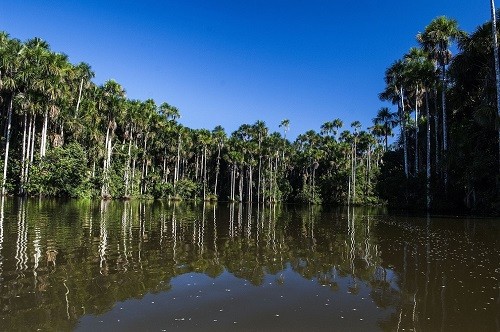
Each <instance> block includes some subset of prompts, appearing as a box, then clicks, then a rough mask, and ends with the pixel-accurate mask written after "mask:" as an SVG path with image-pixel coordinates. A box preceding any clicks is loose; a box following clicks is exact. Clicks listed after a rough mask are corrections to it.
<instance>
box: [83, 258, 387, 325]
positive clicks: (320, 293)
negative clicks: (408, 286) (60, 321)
mask: <svg viewBox="0 0 500 332" xmlns="http://www.w3.org/2000/svg"><path fill="white" fill-rule="evenodd" d="M351 279H352V278H351V277H350V276H349V277H339V278H338V279H337V283H338V288H332V287H329V285H321V284H319V283H318V281H317V280H316V279H311V280H308V279H304V278H303V277H302V276H300V275H298V274H297V273H296V272H294V271H293V270H292V269H291V268H290V267H287V268H286V269H285V270H283V271H282V272H280V273H279V274H277V275H266V277H265V279H264V282H263V283H262V285H260V286H255V285H252V284H251V283H250V282H248V281H246V280H244V279H239V278H235V277H234V276H233V275H232V274H231V273H229V272H227V271H225V272H224V273H223V274H221V275H220V276H218V277H217V278H210V277H208V276H206V275H204V274H198V273H188V274H184V275H181V276H178V277H176V278H174V279H172V281H171V285H172V289H171V290H170V291H169V292H162V293H159V294H148V295H146V296H145V297H144V298H142V299H140V300H127V301H125V302H120V303H117V304H116V306H115V307H114V308H113V310H111V311H110V312H108V313H105V314H104V315H101V316H97V317H84V318H82V319H81V321H80V324H79V326H78V330H81V331H89V330H97V329H104V330H111V329H116V328H119V329H120V330H130V331H137V330H139V329H141V328H142V329H151V330H153V329H155V330H158V329H165V330H167V331H169V330H171V329H172V328H180V329H188V330H192V329H200V330H201V329H203V330H218V329H224V330H228V329H238V328H251V329H252V330H266V329H271V330H283V329H284V330H307V329H312V330H331V327H332V326H335V327H336V328H339V329H341V330H350V331H355V330H358V331H363V330H364V331H366V330H370V329H371V328H372V327H373V326H376V325H377V319H379V318H380V317H383V316H385V315H387V312H392V311H393V310H391V309H382V308H380V307H377V305H376V304H375V303H374V301H373V300H372V299H371V298H370V289H369V287H367V286H366V285H364V284H361V285H359V291H358V292H357V293H356V294H353V293H352V292H351V291H349V288H350V286H351V283H352V280H351ZM332 324H333V325H332Z"/></svg>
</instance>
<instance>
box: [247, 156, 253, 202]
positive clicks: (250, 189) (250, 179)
mask: <svg viewBox="0 0 500 332" xmlns="http://www.w3.org/2000/svg"><path fill="white" fill-rule="evenodd" d="M248 172H249V174H248V201H249V202H252V201H253V167H252V165H249V166H248Z"/></svg>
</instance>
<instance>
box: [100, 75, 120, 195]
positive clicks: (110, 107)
mask: <svg viewBox="0 0 500 332" xmlns="http://www.w3.org/2000/svg"><path fill="white" fill-rule="evenodd" d="M101 89H102V101H101V111H103V112H104V116H105V117H106V122H105V125H106V139H105V148H104V151H105V157H104V164H103V179H102V188H101V197H103V198H108V197H109V196H110V193H109V182H110V169H111V154H112V150H113V137H114V135H115V130H116V128H117V120H118V118H119V117H120V116H121V111H122V106H123V105H122V104H123V100H124V98H125V90H124V89H123V88H122V87H121V85H120V84H118V83H117V82H116V81H114V80H109V81H106V82H105V83H104V85H103V86H102V87H101Z"/></svg>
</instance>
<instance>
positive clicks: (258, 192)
mask: <svg viewBox="0 0 500 332" xmlns="http://www.w3.org/2000/svg"><path fill="white" fill-rule="evenodd" d="M261 168H262V156H261V155H260V143H259V172H258V177H259V178H258V180H257V202H258V203H260V182H261V180H262V178H261Z"/></svg>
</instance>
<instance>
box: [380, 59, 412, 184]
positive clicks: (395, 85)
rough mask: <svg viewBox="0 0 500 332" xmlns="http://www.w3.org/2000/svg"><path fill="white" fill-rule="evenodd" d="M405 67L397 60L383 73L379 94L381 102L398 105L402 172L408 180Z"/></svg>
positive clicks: (402, 62) (403, 63)
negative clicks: (382, 85) (383, 85)
mask: <svg viewBox="0 0 500 332" xmlns="http://www.w3.org/2000/svg"><path fill="white" fill-rule="evenodd" d="M406 71H407V67H406V64H405V62H404V61H402V60H397V61H396V62H394V63H393V64H392V65H391V66H390V67H389V68H387V70H386V71H385V78H384V80H385V83H386V87H385V90H384V91H383V92H382V93H380V95H379V98H380V99H381V100H387V101H390V102H392V103H393V104H396V105H398V123H399V127H400V129H401V137H402V139H403V157H404V171H405V176H406V177H407V178H408V174H409V172H408V168H409V167H408V144H407V128H406V126H407V118H408V115H407V114H406V107H405V106H406V104H407V100H406V93H405V91H406V90H407V84H408V82H407V77H406Z"/></svg>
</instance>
